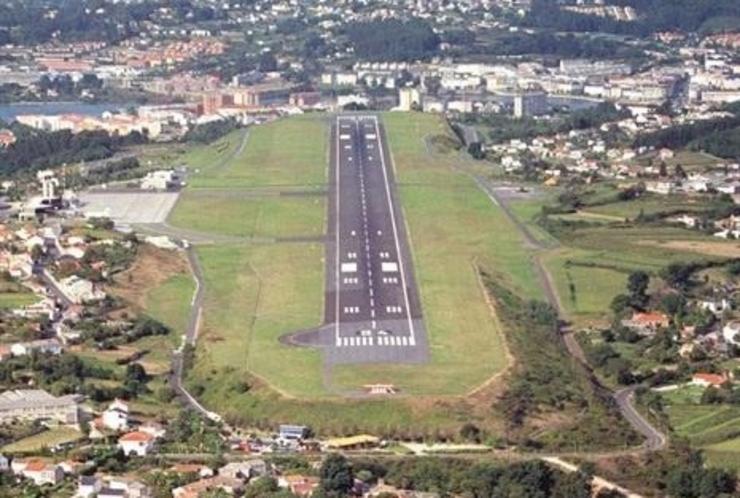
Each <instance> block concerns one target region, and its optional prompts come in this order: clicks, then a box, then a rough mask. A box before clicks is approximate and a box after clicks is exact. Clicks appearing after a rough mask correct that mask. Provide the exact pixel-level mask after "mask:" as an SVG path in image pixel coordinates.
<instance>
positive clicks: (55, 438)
mask: <svg viewBox="0 0 740 498" xmlns="http://www.w3.org/2000/svg"><path fill="white" fill-rule="evenodd" d="M83 436H84V435H83V434H82V433H81V432H80V431H78V430H77V429H73V428H71V427H64V426H61V427H56V428H53V429H48V430H45V431H43V432H40V433H38V434H35V435H33V436H29V437H27V438H24V439H21V440H19V441H16V442H14V443H12V444H9V445H6V446H3V448H2V451H3V452H7V453H32V452H37V451H41V450H42V449H44V448H52V447H54V446H56V445H58V444H64V443H70V442H73V441H77V440H79V439H82V437H83Z"/></svg>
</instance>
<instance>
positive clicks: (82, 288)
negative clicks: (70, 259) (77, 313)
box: [59, 275, 105, 304]
mask: <svg viewBox="0 0 740 498" xmlns="http://www.w3.org/2000/svg"><path fill="white" fill-rule="evenodd" d="M59 289H60V290H61V291H62V292H63V293H64V295H65V296H67V298H68V299H69V300H70V301H72V302H73V303H75V304H82V303H86V302H91V301H99V300H101V299H103V298H104V297H105V293H104V292H103V291H100V290H98V289H97V288H96V287H95V284H93V283H92V282H90V281H89V280H85V279H84V278H80V277H78V276H77V275H72V276H70V277H67V278H65V279H63V280H61V281H60V282H59Z"/></svg>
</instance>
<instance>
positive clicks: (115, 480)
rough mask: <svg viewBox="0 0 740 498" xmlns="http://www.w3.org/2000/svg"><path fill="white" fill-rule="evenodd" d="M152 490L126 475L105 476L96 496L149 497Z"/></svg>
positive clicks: (99, 497)
mask: <svg viewBox="0 0 740 498" xmlns="http://www.w3.org/2000/svg"><path fill="white" fill-rule="evenodd" d="M151 496H152V492H151V490H150V489H149V487H148V486H146V485H144V484H142V483H141V482H139V481H137V480H135V479H130V478H127V477H114V476H110V477H106V478H104V479H103V487H102V489H101V490H100V491H99V492H98V494H97V498H121V497H123V498H150V497H151Z"/></svg>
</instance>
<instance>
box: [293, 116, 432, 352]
mask: <svg viewBox="0 0 740 498" xmlns="http://www.w3.org/2000/svg"><path fill="white" fill-rule="evenodd" d="M331 140H332V147H331V149H332V150H331V171H330V189H329V217H328V221H329V222H328V226H329V234H328V242H327V244H326V299H325V318H324V325H323V326H322V327H321V328H320V329H319V330H317V331H307V332H304V333H299V334H296V335H294V336H292V338H291V339H290V340H289V342H293V343H297V344H304V345H312V346H318V347H322V348H323V350H324V352H325V360H326V361H327V362H328V363H330V364H346V363H423V362H425V361H427V359H428V342H427V334H426V329H425V327H424V321H423V317H422V311H421V304H420V301H419V293H418V289H417V286H416V280H415V277H414V270H413V264H412V259H411V254H410V251H409V246H408V240H407V234H406V228H405V223H404V221H403V214H402V210H401V209H400V203H399V201H398V195H397V192H396V188H395V182H394V178H393V168H392V165H391V159H390V154H389V152H388V149H387V146H386V140H385V131H384V129H383V127H382V124H381V123H380V122H379V121H378V119H377V117H376V116H352V115H340V116H338V117H337V118H336V120H335V122H334V123H333V125H332V132H331Z"/></svg>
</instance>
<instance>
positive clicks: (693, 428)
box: [662, 386, 740, 471]
mask: <svg viewBox="0 0 740 498" xmlns="http://www.w3.org/2000/svg"><path fill="white" fill-rule="evenodd" d="M702 392H703V388H701V387H696V386H685V387H681V388H679V389H677V390H675V391H669V392H664V393H662V397H663V398H664V400H665V402H666V404H667V405H668V406H667V408H666V412H667V413H668V416H669V418H670V422H671V425H672V427H673V429H674V430H675V432H676V434H678V435H679V436H681V437H685V438H687V439H688V440H689V441H690V442H691V443H692V445H694V446H697V447H700V448H702V449H703V450H704V451H705V454H706V456H707V460H708V462H709V463H711V464H712V465H716V466H719V467H726V468H728V469H732V470H736V471H740V407H737V406H731V405H703V404H701V403H700V400H701V393H702Z"/></svg>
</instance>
